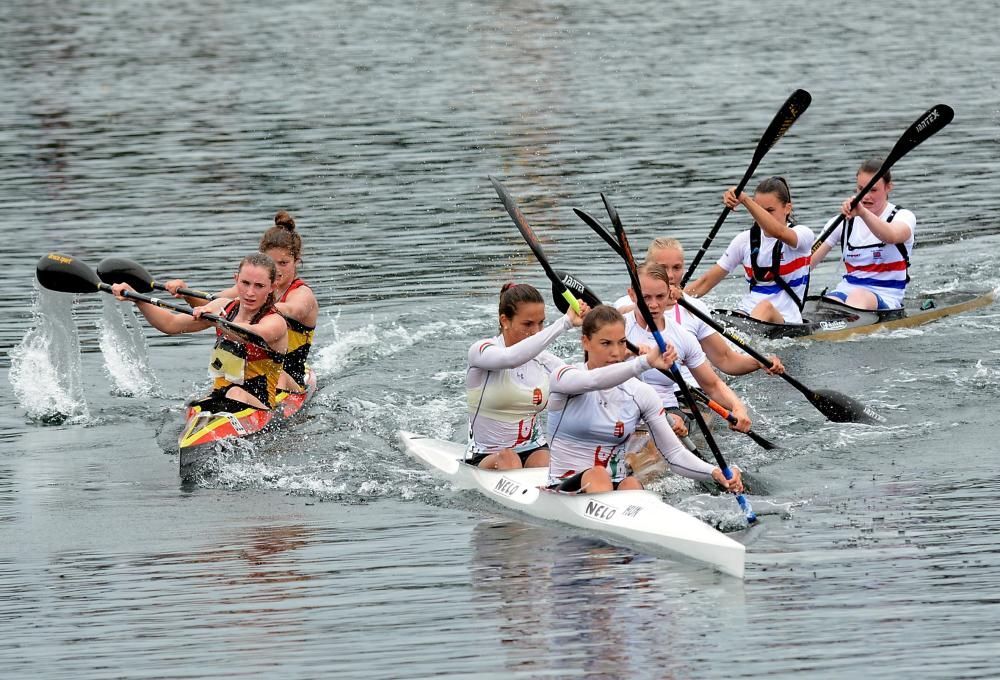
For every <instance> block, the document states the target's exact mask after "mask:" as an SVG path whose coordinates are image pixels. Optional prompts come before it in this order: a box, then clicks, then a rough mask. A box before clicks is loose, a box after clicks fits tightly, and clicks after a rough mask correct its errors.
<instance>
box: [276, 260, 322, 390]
mask: <svg viewBox="0 0 1000 680" xmlns="http://www.w3.org/2000/svg"><path fill="white" fill-rule="evenodd" d="M302 286H306V287H307V288H308V285H307V284H306V282H305V281H303V280H302V279H295V280H294V281H292V283H291V285H289V286H288V288H286V289H285V292H284V293H282V294H281V299H280V300H278V302H284V301H285V300H287V299H288V294H289V293H291V292H292V291H293V290H295V289H296V288H301V287H302ZM281 316H282V317H283V318H284V319H285V323H286V324H287V325H288V352H286V353H285V373H287V374H288V377H290V378H291V379H292V380H294V381H295V384H296V385H298V386H299V388H301V389H303V390H305V389H306V359H308V358H309V350H310V349H311V348H312V342H313V336H314V335H315V334H316V327H315V326H307V325H305V324H304V323H302V322H301V321H298V320H297V319H293V318H292V317H290V316H288V315H287V314H282V315H281Z"/></svg>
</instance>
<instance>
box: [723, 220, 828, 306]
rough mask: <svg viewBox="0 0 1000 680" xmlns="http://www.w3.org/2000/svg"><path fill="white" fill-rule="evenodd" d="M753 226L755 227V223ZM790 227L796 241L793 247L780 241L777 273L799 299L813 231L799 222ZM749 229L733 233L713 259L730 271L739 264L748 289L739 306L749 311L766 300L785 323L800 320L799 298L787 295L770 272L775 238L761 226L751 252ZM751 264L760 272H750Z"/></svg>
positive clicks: (806, 281) (806, 279)
mask: <svg viewBox="0 0 1000 680" xmlns="http://www.w3.org/2000/svg"><path fill="white" fill-rule="evenodd" d="M757 228H758V229H759V227H757ZM792 229H793V230H794V231H795V234H796V236H797V237H798V243H797V244H796V245H795V247H794V248H792V247H791V246H789V245H788V244H787V243H782V244H781V247H780V262H779V265H778V276H780V277H781V278H782V279H783V280H784V281H785V283H787V284H788V287H789V288H790V289H791V290H792V291H793V292H794V293H795V295H796V297H798V298H799V301H801V300H802V298H803V297H804V296H805V294H806V289H807V288H808V286H809V269H810V255H811V254H812V244H813V241H815V240H816V235H815V234H813V232H812V230H811V229H810V228H809V227H806V226H803V225H801V224H797V225H795V226H793V227H792ZM750 231H751V230H749V229H748V230H747V231H743V232H740V233H739V234H737V235H736V236H735V237H734V238H733V240H732V241H731V242H730V243H729V247H728V248H726V252H725V253H723V254H722V257H720V258H719V261H718V262H716V264H717V265H719V266H720V267H721V268H722V269H723V270H725V271H727V272H731V271H733V270H734V269H736V268H737V267H739V266H742V267H743V273H744V276H745V277H746V281H747V284H748V285H749V286H750V292H748V293H747V294H746V295H745V296H744V297H743V299H742V300H740V304H739V309H740V310H741V311H743V312H746V313H747V314H749V313H750V312H752V311H753V308H754V307H756V306H757V305H758V304H759V303H761V302H763V301H764V300H767V301H768V302H770V303H771V304H772V305H774V308H775V309H777V310H778V312H779V313H780V314H781V316H782V317H784V319H785V322H786V323H801V322H802V310H801V309H800V308H799V301H796V300H795V299H794V298H793V297H792V296H790V295H789V294H788V292H787V291H786V290H785V289H784V288H783V287H782V286H781V285H779V284H778V283H777V282H776V281H774V279H773V278H772V275H771V271H772V269H773V265H774V252H775V246H776V245H778V244H779V241H778V239H776V238H774V237H772V236H768V235H767V234H765V233H763V230H761V235H760V246H759V248H758V249H757V252H753V248H752V246H751V243H750V241H751V238H750V236H751V234H750ZM755 265H756V268H757V270H758V273H759V274H761V275H759V276H755V275H754V266H755ZM763 272H766V273H763Z"/></svg>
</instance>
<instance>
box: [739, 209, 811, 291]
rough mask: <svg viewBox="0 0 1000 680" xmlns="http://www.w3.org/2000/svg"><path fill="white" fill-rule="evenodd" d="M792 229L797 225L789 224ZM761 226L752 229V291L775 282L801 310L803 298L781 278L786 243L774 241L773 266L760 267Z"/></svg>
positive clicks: (772, 251) (778, 240)
mask: <svg viewBox="0 0 1000 680" xmlns="http://www.w3.org/2000/svg"><path fill="white" fill-rule="evenodd" d="M788 226H790V227H794V226H795V225H794V224H792V223H789V225H788ZM760 232H761V229H760V226H759V225H758V224H757V223H756V222H754V225H753V226H752V227H750V270H751V271H752V272H753V278H752V279H751V281H750V290H751V291H752V290H753V289H754V288H756V287H757V286H759V285H760V284H761V282H763V281H768V280H770V281H773V282H774V283H775V284H777V286H778V287H779V288H781V290H783V291H785V292H786V293H787V294H788V297H790V298H792V302H794V303H795V305H796V306H797V307H798V308H799V309H800V310H801V309H802V306H803V305H804V303H803V301H802V298H800V297H799V296H798V295H796V293H795V290H794V289H793V288H792V287H791V286H790V285H789V283H788V281H785V279H784V277H782V276H781V252H782V250H784V245H785V244H784V243H782V242H781V239H775V240H774V248H773V249H772V250H771V266H770V267H769V268H768V269H764V268H763V267H760V266H758V264H757V255H758V254H759V253H760V243H761V237H760Z"/></svg>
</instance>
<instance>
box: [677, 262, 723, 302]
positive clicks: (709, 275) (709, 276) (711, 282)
mask: <svg viewBox="0 0 1000 680" xmlns="http://www.w3.org/2000/svg"><path fill="white" fill-rule="evenodd" d="M728 274H729V272H727V271H726V270H725V269H723V268H722V267H720V266H719V265H717V264H713V265H712V268H711V269H709V270H708V271H707V272H705V273H704V274H702V275H701V276H699V277H698V278H697V279H695V280H694V281H693V282H692V283H689V284H688V286H687V288H685V289H684V292H685V293H687V294H688V295H693V296H694V297H701V296H702V295H704V294H705V293H707V292H708V291H710V290H712V289H713V288H715V287H716V286H717V285H719V282H720V281H722V279H724V278H726V276H727V275H728Z"/></svg>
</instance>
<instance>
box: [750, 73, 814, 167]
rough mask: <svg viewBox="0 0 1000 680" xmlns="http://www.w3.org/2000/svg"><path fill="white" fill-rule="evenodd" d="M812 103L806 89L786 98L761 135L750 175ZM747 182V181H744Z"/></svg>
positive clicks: (796, 91)
mask: <svg viewBox="0 0 1000 680" xmlns="http://www.w3.org/2000/svg"><path fill="white" fill-rule="evenodd" d="M811 103H812V95H811V94H809V93H808V92H806V91H805V90H795V92H793V93H792V94H791V96H789V97H788V99H786V100H785V103H784V104H782V105H781V108H780V109H778V112H777V113H776V114H774V118H773V119H772V120H771V124H770V125H768V126H767V129H766V130H764V134H763V135H761V137H760V141H759V142H758V143H757V150H756V151H755V152H754V155H753V160H754V162H753V164H752V165H751V166H750V167H751V170H750V172H749V173H748V174H749V175H752V174H753V170H755V169H756V168H757V165H758V164H759V163H760V161H761V159H762V158H764V154H766V153H767V152H768V151H769V150H770V149H771V147H772V146H774V145H775V144H777V143H778V140H779V139H781V138H782V137H784V136H785V133H786V132H788V129H789V128H790V127H792V125H794V124H795V121H797V120H798V119H799V116H801V115H802V114H803V113H805V111H806V109H808V108H809V104H811ZM744 179H745V180H749V179H750V177H748V176H744ZM743 184H744V185H745V184H746V181H744V182H743Z"/></svg>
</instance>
